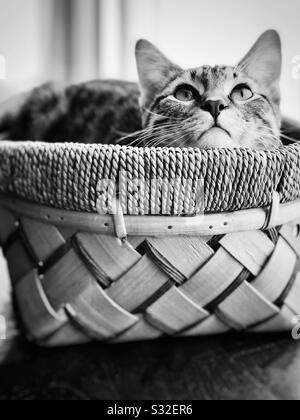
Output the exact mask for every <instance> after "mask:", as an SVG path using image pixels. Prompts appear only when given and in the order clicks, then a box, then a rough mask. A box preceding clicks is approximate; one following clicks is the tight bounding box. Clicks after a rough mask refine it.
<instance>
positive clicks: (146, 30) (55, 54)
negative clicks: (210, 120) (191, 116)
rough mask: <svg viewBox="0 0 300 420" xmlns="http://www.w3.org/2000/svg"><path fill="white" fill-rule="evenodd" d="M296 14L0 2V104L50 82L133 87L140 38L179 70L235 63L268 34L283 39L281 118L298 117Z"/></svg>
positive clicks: (143, 1) (257, 7)
mask: <svg viewBox="0 0 300 420" xmlns="http://www.w3.org/2000/svg"><path fill="white" fill-rule="evenodd" d="M299 12H300V2H299V0H288V1H283V0H251V1H241V0H226V1H223V0H209V1H206V0H205V1H204V0H0V55H1V58H0V68H1V70H0V79H1V78H2V79H3V78H4V74H3V73H4V71H3V67H4V64H5V63H6V79H5V80H1V81H0V99H6V98H7V97H8V96H10V95H12V94H14V93H16V92H19V91H23V90H26V89H28V88H30V87H32V86H35V85H37V84H40V83H42V82H44V81H49V80H57V81H63V82H67V83H74V82H80V81H85V80H89V79H94V78H107V77H113V78H123V79H129V80H136V77H137V76H136V69H135V62H134V44H135V42H136V40H137V39H138V38H141V37H143V38H148V39H149V40H151V41H152V42H154V43H156V44H157V45H158V46H159V47H160V48H161V49H162V50H163V51H164V52H165V53H166V54H168V55H169V56H170V57H171V58H172V59H173V60H174V61H177V62H178V63H179V64H181V65H182V66H185V67H188V66H197V65H201V64H217V63H219V64H236V63H237V62H238V61H239V59H240V58H241V57H242V56H243V55H244V54H245V53H246V51H247V50H248V49H249V48H250V46H251V45H252V44H253V43H254V41H255V39H256V38H257V37H258V36H259V35H260V34H261V33H262V32H263V31H264V30H266V29H269V28H275V29H277V30H278V31H279V32H280V34H281V36H282V40H283V51H284V68H283V77H282V91H283V104H282V108H283V112H284V113H285V114H287V115H289V116H293V117H296V118H298V117H300V89H299V79H298V78H297V77H293V76H292V74H293V73H292V72H293V66H294V65H295V64H293V58H294V57H295V56H299V55H300V25H299V19H300V14H299ZM4 60H5V63H4Z"/></svg>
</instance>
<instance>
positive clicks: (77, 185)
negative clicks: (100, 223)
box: [0, 140, 300, 216]
mask: <svg viewBox="0 0 300 420" xmlns="http://www.w3.org/2000/svg"><path fill="white" fill-rule="evenodd" d="M123 170H124V171H125V173H126V176H128V179H129V180H130V182H131V180H132V179H134V178H135V177H137V178H138V179H139V177H141V178H143V179H148V178H149V179H151V178H150V177H152V176H153V177H157V178H158V179H159V180H162V179H163V180H165V179H166V180H167V181H170V180H171V182H172V180H174V179H175V180H176V179H177V177H178V179H179V180H180V182H181V181H182V180H183V181H190V185H188V187H187V188H185V187H181V189H183V190H184V191H180V193H179V194H181V196H180V197H179V198H180V200H181V201H182V202H183V204H182V206H183V207H184V209H183V210H184V211H183V213H180V214H184V215H187V216H188V215H191V214H194V213H196V214H197V213H199V205H198V204H199V203H197V194H196V192H195V189H196V188H197V185H198V184H199V182H200V180H203V183H204V190H205V203H204V208H203V211H205V212H208V213H213V212H216V213H218V212H232V211H237V210H242V209H250V208H264V207H267V206H269V205H270V204H271V202H272V198H273V194H274V192H275V191H276V192H278V194H279V196H280V201H281V203H287V202H293V201H294V200H296V199H298V198H300V144H297V143H296V144H292V145H289V146H283V147H281V148H280V149H274V150H268V151H255V150H252V149H203V150H202V149H192V148H182V149H180V148H176V149H175V148H147V147H146V148H140V147H132V146H119V145H105V144H104V145H102V144H83V143H45V142H32V141H19V142H15V141H9V140H7V141H1V142H0V192H1V193H4V194H8V193H9V194H14V195H15V196H18V197H20V198H23V199H28V200H29V201H32V202H35V203H37V204H41V205H46V206H50V207H56V208H60V209H66V210H71V211H78V212H80V211H87V212H92V213H97V211H98V208H97V199H98V196H97V194H98V192H97V185H98V184H97V183H99V181H102V180H103V179H105V177H107V178H112V180H113V181H116V180H117V179H119V177H120V173H121V171H123ZM124 185H125V184H124ZM124 185H123V186H121V187H120V188H121V191H122V189H123V190H124V188H127V184H126V187H124ZM172 188H173V191H172V194H173V196H170V197H167V198H165V197H163V192H161V191H160V194H161V197H159V202H158V203H157V202H155V200H157V198H156V197H153V196H151V197H150V198H149V201H151V205H152V204H153V205H154V206H156V210H157V209H158V210H159V211H157V212H156V213H155V214H170V215H176V214H178V211H175V209H173V207H174V206H175V204H176V203H177V202H178V200H179V198H178V194H177V197H175V195H176V193H177V190H176V188H175V187H174V186H173V187H172ZM168 192H169V191H168ZM127 193H128V190H126V194H127ZM149 194H150V195H151V194H152V192H151V191H150V193H149ZM113 195H114V194H113V192H112V191H110V193H109V196H108V197H107V202H108V203H109V205H111V202H112V200H113ZM186 195H187V196H186ZM126 199H127V198H126ZM129 199H130V200H131V201H132V197H129ZM164 200H165V201H166V200H168V203H167V205H165V206H164V203H163V201H164ZM123 201H124V200H123ZM133 201H134V200H133ZM136 201H138V198H136V197H135V202H136ZM174 203H175V204H174ZM123 204H124V203H123V202H122V205H123ZM133 204H135V203H132V202H131V203H130V205H129V207H130V208H129V210H128V209H126V208H125V209H124V208H123V213H124V214H153V213H151V211H150V210H149V212H147V211H145V210H144V209H143V210H132V207H133ZM126 205H127V203H126ZM108 207H109V206H108ZM164 207H167V209H166V208H164Z"/></svg>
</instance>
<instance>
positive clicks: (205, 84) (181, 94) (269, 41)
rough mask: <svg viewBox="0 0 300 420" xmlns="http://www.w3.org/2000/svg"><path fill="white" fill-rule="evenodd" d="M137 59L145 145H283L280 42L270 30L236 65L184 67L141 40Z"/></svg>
mask: <svg viewBox="0 0 300 420" xmlns="http://www.w3.org/2000/svg"><path fill="white" fill-rule="evenodd" d="M136 58H137V67H138V74H139V79H140V88H141V109H142V115H143V125H144V129H145V131H144V133H143V136H142V138H143V139H144V144H146V145H149V146H151V145H159V146H172V147H199V148H209V147H218V148H220V147H226V148H238V147H248V148H253V149H270V148H274V147H279V146H280V144H281V143H280V124H281V118H280V109H279V107H280V90H279V79H280V73H281V61H282V58H281V42H280V38H279V35H278V34H277V32H275V31H273V30H271V31H267V32H265V33H264V34H263V35H262V36H261V37H260V38H259V39H258V41H257V42H256V43H255V45H254V46H253V47H252V48H251V50H250V51H249V52H248V54H247V55H246V56H245V58H244V59H243V60H241V61H240V63H239V64H238V65H236V66H235V67H230V66H215V67H210V66H202V67H198V68H193V69H188V70H184V69H182V68H181V67H179V66H178V65H176V64H174V63H173V62H171V61H170V60H169V59H168V58H166V57H165V56H164V55H163V54H162V53H161V52H160V51H159V50H158V49H157V48H156V47H155V46H154V45H152V44H151V43H149V42H148V41H145V40H140V41H139V42H138V43H137V46H136Z"/></svg>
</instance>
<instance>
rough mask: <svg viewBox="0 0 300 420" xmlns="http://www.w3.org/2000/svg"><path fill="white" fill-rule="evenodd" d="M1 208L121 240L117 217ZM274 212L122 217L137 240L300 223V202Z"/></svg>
mask: <svg viewBox="0 0 300 420" xmlns="http://www.w3.org/2000/svg"><path fill="white" fill-rule="evenodd" d="M0 207H3V208H6V209H8V210H10V211H12V212H13V214H14V215H15V217H16V221H19V219H22V218H31V219H34V220H36V221H38V222H42V223H48V224H52V225H54V226H57V227H65V228H75V229H77V230H78V229H79V230H81V231H85V232H93V233H95V234H102V235H109V236H118V237H119V235H118V232H117V228H116V218H115V217H114V215H100V214H99V215H98V214H97V215H96V214H91V213H85V212H74V211H67V210H59V209H55V208H52V207H47V206H42V205H39V204H36V203H32V202H29V201H26V200H22V199H19V198H15V197H9V196H5V195H2V194H0ZM271 211H272V208H270V207H268V208H256V209H249V210H239V211H236V212H232V213H230V212H223V213H215V214H204V215H198V216H191V217H178V216H151V215H144V216H133V215H125V216H123V215H122V218H123V221H124V224H125V228H126V236H137V237H139V236H145V237H151V236H154V237H159V236H198V235H199V236H214V235H225V234H229V233H237V232H247V231H252V230H264V229H271V228H274V227H277V226H281V225H284V224H287V223H290V222H299V223H300V199H298V200H295V201H294V202H291V203H285V204H280V205H279V206H278V207H277V208H276V209H275V212H274V214H273V215H272V217H271V218H270V212H271ZM266 223H268V225H266ZM120 239H123V237H120Z"/></svg>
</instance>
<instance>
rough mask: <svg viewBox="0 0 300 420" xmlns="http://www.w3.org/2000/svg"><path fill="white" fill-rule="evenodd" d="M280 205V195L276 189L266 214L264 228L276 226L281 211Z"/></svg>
mask: <svg viewBox="0 0 300 420" xmlns="http://www.w3.org/2000/svg"><path fill="white" fill-rule="evenodd" d="M279 207H280V195H279V193H278V192H277V191H274V193H273V199H272V203H271V205H270V207H269V210H268V212H267V214H266V220H265V224H264V225H263V228H262V230H269V229H271V228H272V227H275V226H276V220H277V217H278V213H279Z"/></svg>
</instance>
